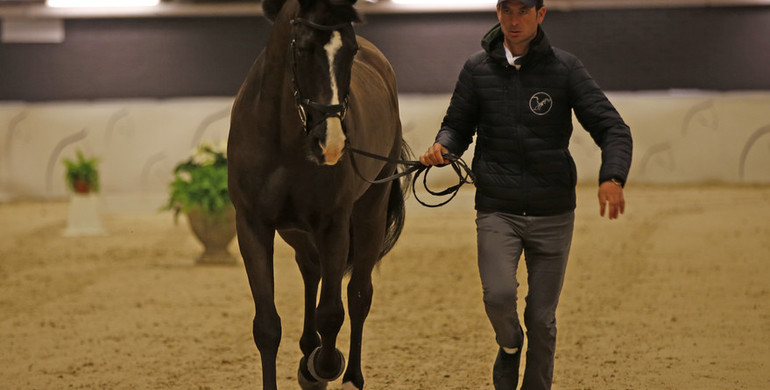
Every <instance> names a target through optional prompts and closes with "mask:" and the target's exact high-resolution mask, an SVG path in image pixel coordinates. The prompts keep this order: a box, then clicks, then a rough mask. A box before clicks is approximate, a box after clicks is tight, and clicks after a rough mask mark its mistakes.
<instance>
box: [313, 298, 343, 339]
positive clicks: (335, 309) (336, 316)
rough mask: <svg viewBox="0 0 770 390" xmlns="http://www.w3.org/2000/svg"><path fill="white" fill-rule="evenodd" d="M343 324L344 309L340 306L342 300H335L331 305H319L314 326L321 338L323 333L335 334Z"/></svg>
mask: <svg viewBox="0 0 770 390" xmlns="http://www.w3.org/2000/svg"><path fill="white" fill-rule="evenodd" d="M343 322H345V309H344V308H343V306H342V300H341V299H340V300H336V301H335V302H334V303H331V304H323V303H322V304H320V305H318V308H317V309H316V324H318V332H319V333H321V335H322V336H323V335H324V334H325V333H337V332H339V330H340V328H342V323H343Z"/></svg>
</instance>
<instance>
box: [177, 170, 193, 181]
mask: <svg viewBox="0 0 770 390" xmlns="http://www.w3.org/2000/svg"><path fill="white" fill-rule="evenodd" d="M177 176H178V177H179V178H180V179H182V181H185V182H187V183H189V182H191V181H192V175H190V172H186V171H182V172H179V173H178V174H177Z"/></svg>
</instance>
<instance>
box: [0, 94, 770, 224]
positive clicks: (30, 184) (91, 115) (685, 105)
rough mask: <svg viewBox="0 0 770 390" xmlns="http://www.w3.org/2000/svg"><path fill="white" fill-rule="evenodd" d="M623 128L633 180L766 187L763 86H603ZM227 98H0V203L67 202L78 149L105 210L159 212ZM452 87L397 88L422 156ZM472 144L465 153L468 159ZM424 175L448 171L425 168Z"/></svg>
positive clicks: (769, 161)
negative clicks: (90, 163)
mask: <svg viewBox="0 0 770 390" xmlns="http://www.w3.org/2000/svg"><path fill="white" fill-rule="evenodd" d="M609 97H610V99H611V100H612V102H613V103H614V104H615V106H616V107H617V109H618V110H619V111H620V112H621V114H622V115H623V117H624V118H625V119H626V121H627V123H628V124H629V125H630V126H631V129H632V133H633V136H634V159H633V166H632V170H631V175H630V178H629V182H630V183H631V185H633V184H636V183H650V184H672V183H676V184H699V183H714V182H718V183H727V184H755V183H761V184H769V183H770V111H768V107H770V92H692V91H690V92H688V91H668V92H646V93H617V92H616V93H610V94H609ZM232 100H233V99H232V98H229V97H218V98H185V99H153V100H103V101H69V102H49V103H14V102H4V103H0V200H11V199H26V198H35V199H59V198H65V197H66V196H67V195H68V194H67V189H66V186H65V182H64V166H63V165H62V163H61V160H62V158H63V157H72V156H74V154H75V151H76V150H77V149H81V150H83V151H84V152H86V153H87V154H90V155H94V156H98V157H100V158H101V160H102V162H101V165H100V168H101V177H102V199H103V201H104V203H105V207H106V209H107V211H110V210H113V211H114V210H130V209H143V210H147V209H156V208H159V207H160V206H161V205H162V204H163V201H164V200H165V196H166V195H165V194H166V191H167V186H168V183H169V181H170V180H171V171H172V169H173V167H174V166H175V165H176V164H177V163H178V162H180V161H182V160H184V159H186V158H187V157H188V156H189V153H190V152H191V150H192V149H193V147H194V146H195V145H196V144H197V143H198V142H199V141H201V140H212V141H218V140H221V139H224V138H226V137H227V131H228V127H229V114H230V108H231V105H232ZM448 101H449V95H448V94H435V95H417V94H402V95H401V97H400V105H401V116H402V123H403V127H404V132H405V138H406V139H407V141H408V143H409V144H410V145H411V147H412V148H413V149H414V151H415V153H421V152H422V151H424V150H425V148H427V147H428V146H429V145H430V144H431V143H432V142H433V137H434V136H435V133H436V130H437V129H438V127H439V126H440V123H441V120H442V118H443V115H444V112H445V110H446V106H447V104H448ZM570 150H571V153H572V154H573V156H574V157H575V160H576V162H577V165H578V174H579V178H580V181H581V182H582V183H593V182H595V181H596V180H597V174H598V169H599V164H600V161H601V154H600V152H599V149H598V147H596V145H595V144H594V143H593V140H592V139H591V138H590V136H589V135H588V133H586V132H585V131H584V130H583V129H582V128H581V127H580V125H579V123H577V121H576V122H575V131H574V133H573V137H572V142H571V146H570ZM472 152H473V147H472V146H471V148H470V149H469V151H468V152H467V153H466V154H465V155H464V156H463V157H464V158H465V159H466V160H467V161H469V162H470V160H471V159H472ZM431 174H432V178H433V180H432V183H435V184H436V185H437V186H439V185H443V184H446V183H450V182H451V181H452V180H454V178H453V172H451V171H450V170H449V169H446V170H433V171H432V173H431Z"/></svg>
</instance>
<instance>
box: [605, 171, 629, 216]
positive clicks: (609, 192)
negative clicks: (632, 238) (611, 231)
mask: <svg viewBox="0 0 770 390" xmlns="http://www.w3.org/2000/svg"><path fill="white" fill-rule="evenodd" d="M607 204H609V206H610V213H609V217H610V219H616V218H618V216H619V215H620V214H623V212H624V211H625V210H626V201H625V199H623V187H622V186H621V185H620V184H619V183H615V182H613V181H611V180H608V181H605V182H604V183H602V184H601V185H599V208H600V209H599V213H600V214H601V216H602V217H603V216H604V211H605V210H606V209H607Z"/></svg>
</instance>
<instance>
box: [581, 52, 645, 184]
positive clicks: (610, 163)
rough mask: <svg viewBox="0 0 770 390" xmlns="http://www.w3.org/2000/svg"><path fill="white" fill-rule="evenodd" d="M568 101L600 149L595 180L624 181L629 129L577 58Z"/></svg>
mask: <svg viewBox="0 0 770 390" xmlns="http://www.w3.org/2000/svg"><path fill="white" fill-rule="evenodd" d="M571 62H572V63H571V64H568V66H569V67H570V72H569V83H570V100H571V105H572V107H573V109H574V110H575V116H576V117H577V119H578V121H579V122H580V124H581V125H582V126H583V128H584V129H586V130H587V131H588V132H589V133H590V134H591V137H592V138H593V139H594V142H596V144H597V145H598V146H599V147H600V148H601V150H602V166H601V169H600V171H599V182H600V183H602V182H605V181H607V180H610V179H612V178H616V179H618V180H620V181H621V182H622V183H625V182H626V179H627V178H628V171H629V169H630V167H631V155H632V148H633V141H632V139H631V130H630V129H629V127H628V125H626V123H625V122H624V121H623V119H622V118H621V117H620V114H618V112H617V110H616V109H615V107H614V106H613V105H612V103H610V101H609V99H607V96H606V95H605V94H604V93H603V92H602V90H601V89H600V88H599V85H598V84H597V83H596V82H595V81H594V80H593V78H591V75H590V74H589V73H588V71H587V70H586V68H585V66H583V64H582V62H581V61H580V60H579V59H577V58H574V57H573V58H572V59H571Z"/></svg>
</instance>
